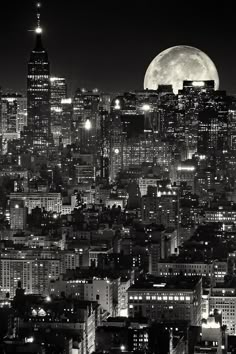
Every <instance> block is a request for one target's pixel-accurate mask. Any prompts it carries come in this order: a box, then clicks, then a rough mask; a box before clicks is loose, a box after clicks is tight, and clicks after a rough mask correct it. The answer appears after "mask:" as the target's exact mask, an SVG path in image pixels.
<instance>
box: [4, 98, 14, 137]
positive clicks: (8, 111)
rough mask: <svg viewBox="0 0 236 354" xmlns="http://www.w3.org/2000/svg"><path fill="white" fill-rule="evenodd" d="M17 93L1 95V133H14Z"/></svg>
mask: <svg viewBox="0 0 236 354" xmlns="http://www.w3.org/2000/svg"><path fill="white" fill-rule="evenodd" d="M17 98H18V96H17V95H10V94H7V95H2V112H1V118H2V119H1V133H2V134H6V133H16V125H17V124H16V122H17Z"/></svg>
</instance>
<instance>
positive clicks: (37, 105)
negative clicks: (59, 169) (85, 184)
mask: <svg viewBox="0 0 236 354" xmlns="http://www.w3.org/2000/svg"><path fill="white" fill-rule="evenodd" d="M35 33H36V43H35V48H34V49H33V51H32V52H31V55H30V60H29V63H28V78H27V98H28V101H27V102H28V104H27V111H28V126H27V130H26V137H27V142H28V143H29V144H30V147H31V149H32V150H33V151H35V152H40V153H41V154H42V153H46V151H47V146H48V144H49V141H50V138H51V126H50V120H51V119H50V117H51V115H50V77H49V76H50V64H49V61H48V54H47V52H46V51H45V49H44V47H43V44H42V28H41V23H40V3H38V4H37V27H36V29H35Z"/></svg>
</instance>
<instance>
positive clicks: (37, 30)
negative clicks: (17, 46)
mask: <svg viewBox="0 0 236 354" xmlns="http://www.w3.org/2000/svg"><path fill="white" fill-rule="evenodd" d="M36 9H37V27H36V28H35V33H36V46H35V49H36V50H42V49H43V45H42V37H41V34H42V27H41V12H40V9H41V3H40V2H37V3H36Z"/></svg>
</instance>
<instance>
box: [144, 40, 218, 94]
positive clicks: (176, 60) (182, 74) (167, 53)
mask: <svg viewBox="0 0 236 354" xmlns="http://www.w3.org/2000/svg"><path fill="white" fill-rule="evenodd" d="M184 80H189V81H197V80H200V81H205V80H214V81H215V90H218V88H219V76H218V72H217V69H216V67H215V64H214V63H213V61H212V60H211V59H210V58H209V57H208V56H207V55H206V54H205V53H203V52H202V51H201V50H199V49H197V48H194V47H189V46H185V45H179V46H176V47H171V48H169V49H166V50H164V51H163V52H161V53H160V54H158V55H157V56H156V57H155V58H154V59H153V61H152V62H151V64H150V65H149V67H148V69H147V71H146V74H145V78H144V89H149V90H156V89H157V88H158V85H172V86H173V91H174V93H175V94H177V93H178V90H181V89H182V88H183V81H184Z"/></svg>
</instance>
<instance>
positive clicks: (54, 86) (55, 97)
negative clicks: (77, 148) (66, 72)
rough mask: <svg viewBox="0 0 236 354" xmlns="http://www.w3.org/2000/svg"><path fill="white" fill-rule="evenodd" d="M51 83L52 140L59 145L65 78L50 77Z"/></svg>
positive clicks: (65, 85) (65, 93) (65, 94)
mask: <svg viewBox="0 0 236 354" xmlns="http://www.w3.org/2000/svg"><path fill="white" fill-rule="evenodd" d="M50 85H51V99H50V104H51V131H52V135H53V141H54V144H55V145H56V146H58V145H59V143H60V139H61V130H62V103H61V101H62V100H65V99H66V98H67V84H66V79H65V78H62V77H50Z"/></svg>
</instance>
